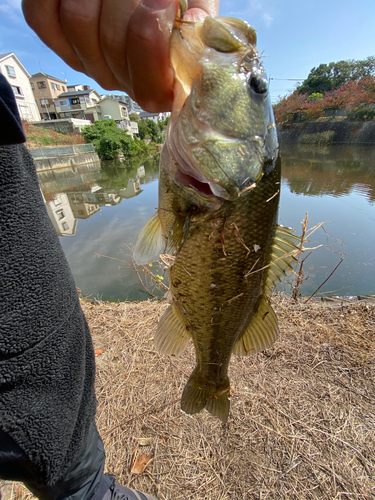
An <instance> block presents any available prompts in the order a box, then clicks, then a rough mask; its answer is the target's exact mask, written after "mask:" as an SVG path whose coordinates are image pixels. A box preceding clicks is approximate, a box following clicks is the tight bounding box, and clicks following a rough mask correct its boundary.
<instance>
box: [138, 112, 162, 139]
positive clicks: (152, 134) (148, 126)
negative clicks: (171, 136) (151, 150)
mask: <svg viewBox="0 0 375 500" xmlns="http://www.w3.org/2000/svg"><path fill="white" fill-rule="evenodd" d="M138 135H139V137H140V138H141V139H142V140H145V139H151V141H152V142H156V143H159V144H161V143H162V142H164V138H163V137H162V136H161V134H160V129H159V127H158V126H157V125H156V123H155V122H154V120H150V119H149V118H144V119H143V120H140V121H139V122H138Z"/></svg>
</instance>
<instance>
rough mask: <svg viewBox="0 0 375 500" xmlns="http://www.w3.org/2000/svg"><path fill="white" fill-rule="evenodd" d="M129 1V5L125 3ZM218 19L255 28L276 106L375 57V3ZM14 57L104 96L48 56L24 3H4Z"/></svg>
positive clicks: (245, 0) (244, 2)
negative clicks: (338, 67) (324, 67)
mask: <svg viewBox="0 0 375 500" xmlns="http://www.w3.org/2000/svg"><path fill="white" fill-rule="evenodd" d="M124 1H126V0H124ZM220 15H222V16H233V17H240V18H242V19H244V20H246V21H248V22H249V23H250V24H251V25H253V26H254V27H255V28H256V30H257V34H258V48H259V51H260V53H262V54H263V55H265V56H266V57H265V58H264V66H265V68H266V71H267V73H268V75H269V76H270V77H271V78H272V81H271V96H272V101H273V102H277V100H278V96H279V95H280V96H284V95H285V94H287V93H289V92H290V91H292V90H293V89H294V88H295V85H296V84H297V82H295V81H288V79H291V80H293V79H302V80H303V79H305V78H306V77H307V75H308V73H309V71H310V70H311V69H312V68H313V67H314V66H319V64H321V63H329V62H332V61H339V60H343V59H364V58H366V57H367V56H371V55H375V0H357V2H353V1H349V0H342V1H338V0H310V1H308V2H306V1H303V0H221V4H220ZM5 52H14V53H15V54H16V55H17V57H18V58H19V59H20V61H21V62H22V63H23V65H24V66H25V67H26V69H27V70H28V71H29V72H30V73H31V74H33V73H37V72H38V71H41V70H42V71H43V72H45V73H48V74H50V75H53V76H55V77H57V78H61V79H62V80H65V78H66V79H67V80H68V83H69V84H78V83H83V84H87V85H90V86H91V88H95V89H96V90H98V91H99V93H105V91H104V89H101V87H99V86H98V85H97V84H96V82H94V80H92V79H90V78H89V77H87V76H86V75H84V74H81V73H77V72H76V71H74V70H72V69H71V68H70V67H69V66H67V65H66V64H65V63H64V62H63V61H62V60H61V59H60V58H59V57H58V56H56V55H55V54H54V53H53V52H52V51H51V50H49V49H48V48H47V47H46V46H45V45H44V44H43V43H42V42H41V41H40V40H39V39H38V37H37V36H36V35H35V33H34V32H33V31H32V30H31V29H29V28H28V26H27V25H26V23H25V21H24V19H23V16H22V12H21V0H0V53H5Z"/></svg>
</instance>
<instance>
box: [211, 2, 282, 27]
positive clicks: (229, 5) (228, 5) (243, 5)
mask: <svg viewBox="0 0 375 500" xmlns="http://www.w3.org/2000/svg"><path fill="white" fill-rule="evenodd" d="M233 4H234V2H233V0H230V1H227V0H222V2H221V3H220V15H224V16H235V17H239V18H242V19H246V20H247V21H249V22H250V24H252V25H255V24H256V23H258V22H259V21H258V20H259V19H261V20H262V21H263V22H264V24H265V25H266V26H267V28H269V27H270V26H271V24H272V22H273V17H272V16H271V14H270V13H269V12H268V10H267V9H266V8H265V5H264V4H265V1H264V0H248V2H244V1H241V0H240V1H238V2H236V10H233Z"/></svg>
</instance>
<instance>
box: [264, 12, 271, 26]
mask: <svg viewBox="0 0 375 500" xmlns="http://www.w3.org/2000/svg"><path fill="white" fill-rule="evenodd" d="M262 17H263V21H264V22H265V23H266V26H267V28H269V27H270V26H271V24H272V21H273V17H272V16H271V15H270V14H269V13H268V12H265V13H264V14H263V16H262Z"/></svg>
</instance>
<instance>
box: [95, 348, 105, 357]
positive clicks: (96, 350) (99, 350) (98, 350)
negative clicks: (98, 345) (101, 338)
mask: <svg viewBox="0 0 375 500" xmlns="http://www.w3.org/2000/svg"><path fill="white" fill-rule="evenodd" d="M103 352H104V349H95V356H100V355H101V354H103Z"/></svg>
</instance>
